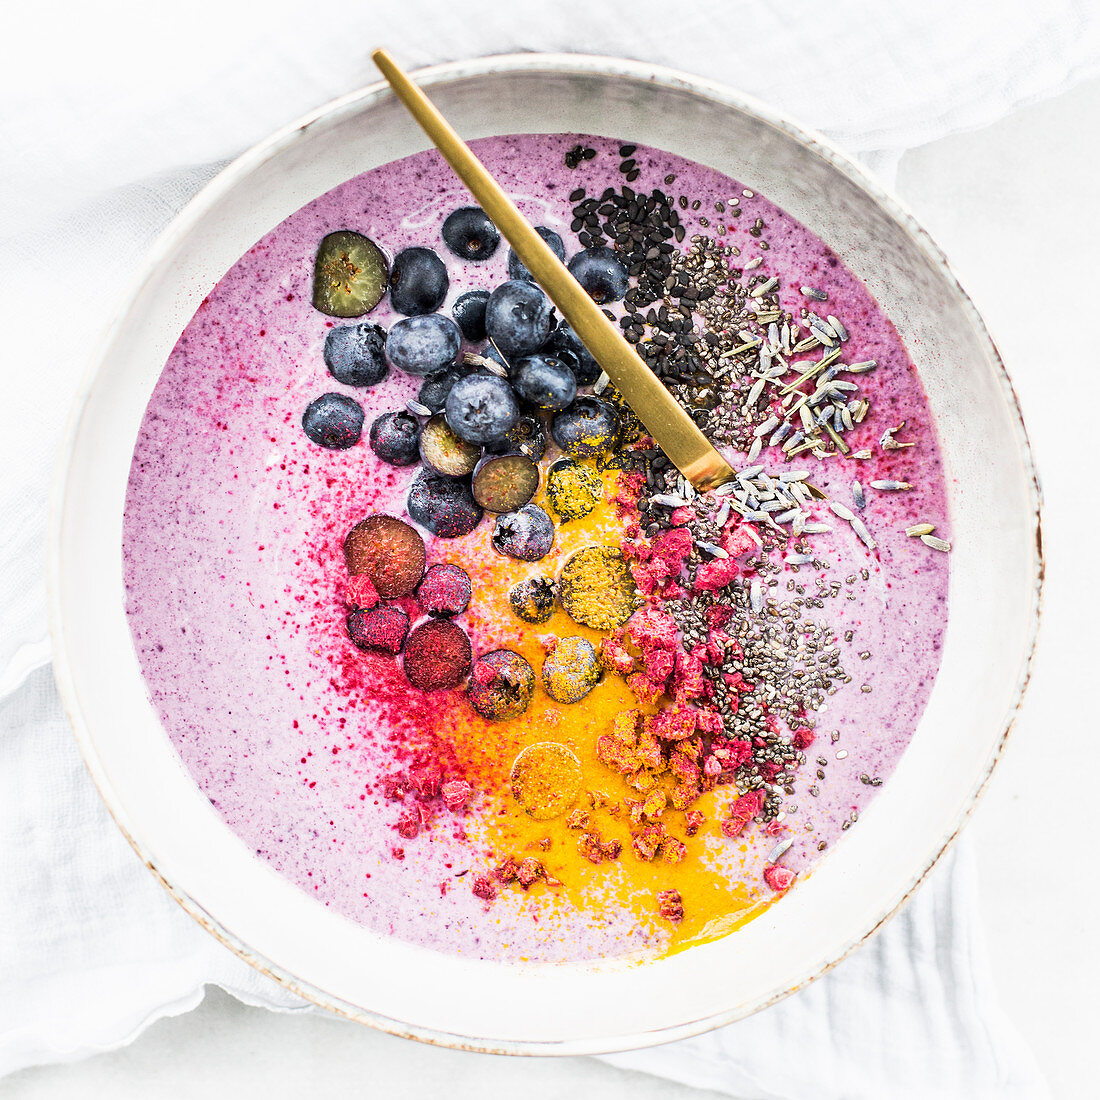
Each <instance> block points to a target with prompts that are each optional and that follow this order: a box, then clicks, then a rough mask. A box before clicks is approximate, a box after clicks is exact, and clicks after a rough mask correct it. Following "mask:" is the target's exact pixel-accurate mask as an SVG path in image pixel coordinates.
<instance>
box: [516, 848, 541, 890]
mask: <svg viewBox="0 0 1100 1100" xmlns="http://www.w3.org/2000/svg"><path fill="white" fill-rule="evenodd" d="M541 877H542V864H541V863H539V861H538V860H537V859H532V858H531V857H530V856H528V857H527V858H526V859H524V860H522V861H521V862H520V865H519V867H517V868H516V878H517V879H518V880H519V884H520V886H522V887H523V888H524V890H526V889H527V888H528V887H529V886H530V885H531V884H532V883H534V882H535V881H536V880H537V879H539V878H541Z"/></svg>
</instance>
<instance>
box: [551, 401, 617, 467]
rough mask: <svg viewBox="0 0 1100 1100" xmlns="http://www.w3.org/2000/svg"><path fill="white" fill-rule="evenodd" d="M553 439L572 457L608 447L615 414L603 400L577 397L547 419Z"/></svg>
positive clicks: (613, 433)
mask: <svg viewBox="0 0 1100 1100" xmlns="http://www.w3.org/2000/svg"><path fill="white" fill-rule="evenodd" d="M550 434H551V435H552V436H553V437H554V442H555V443H556V444H557V445H558V446H559V447H560V448H561V449H562V450H563V451H565V453H566V454H568V455H570V456H571V457H572V458H589V457H592V456H594V455H600V454H603V453H604V452H605V451H609V450H610V449H611V448H612V447H613V446H614V445H615V440H616V438H617V436H618V434H619V416H618V413H616V412H615V409H614V407H613V406H612V405H610V404H609V403H608V402H607V401H601V400H600V399H599V398H598V397H578V398H577V400H576V401H574V402H573V404H572V405H570V406H569V408H568V409H562V411H561V412H558V413H555V414H554V419H553V420H552V421H551V423H550Z"/></svg>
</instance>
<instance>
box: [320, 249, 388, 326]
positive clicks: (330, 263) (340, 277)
mask: <svg viewBox="0 0 1100 1100" xmlns="http://www.w3.org/2000/svg"><path fill="white" fill-rule="evenodd" d="M388 277H389V273H388V272H387V270H386V257H385V256H383V255H382V250H381V249H380V248H379V247H378V245H376V244H375V243H374V241H372V240H371V239H370V238H369V237H364V236H363V234H362V233H356V232H355V231H354V230H353V229H340V230H338V231H337V232H335V233H329V234H328V236H326V237H325V238H324V239H323V240H322V241H321V244H320V245H319V246H318V248H317V259H316V260H315V262H314V267H313V306H314V308H315V309H319V310H320V311H321V312H322V313H327V314H328V315H329V316H330V317H362V316H363V314H364V313H370V311H371V310H372V309H374V307H375V306H376V305H378V303H379V302H380V301H381V299H382V295H383V294H385V293H386V281H387V279H388Z"/></svg>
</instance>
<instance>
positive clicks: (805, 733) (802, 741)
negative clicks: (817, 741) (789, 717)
mask: <svg viewBox="0 0 1100 1100" xmlns="http://www.w3.org/2000/svg"><path fill="white" fill-rule="evenodd" d="M813 743H814V731H813V730H811V729H806V728H805V727H803V728H802V729H797V730H795V731H794V734H793V735H792V737H791V744H792V745H794V747H795V748H796V749H808V748H809V747H810V746H811V745H812V744H813Z"/></svg>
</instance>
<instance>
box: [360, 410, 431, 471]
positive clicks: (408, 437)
mask: <svg viewBox="0 0 1100 1100" xmlns="http://www.w3.org/2000/svg"><path fill="white" fill-rule="evenodd" d="M370 449H371V450H372V451H374V453H375V454H376V455H378V457H379V458H380V459H381V460H382V461H383V462H388V463H389V464H390V465H391V466H411V465H412V464H413V463H414V462H416V461H417V460H418V459H419V458H420V421H419V420H417V419H416V417H415V416H413V414H412V413H408V412H405V410H404V409H401V410H399V411H397V412H388V413H383V414H382V415H381V416H380V417H378V419H377V420H375V422H374V423H373V424H372V425H371V426H370Z"/></svg>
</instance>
